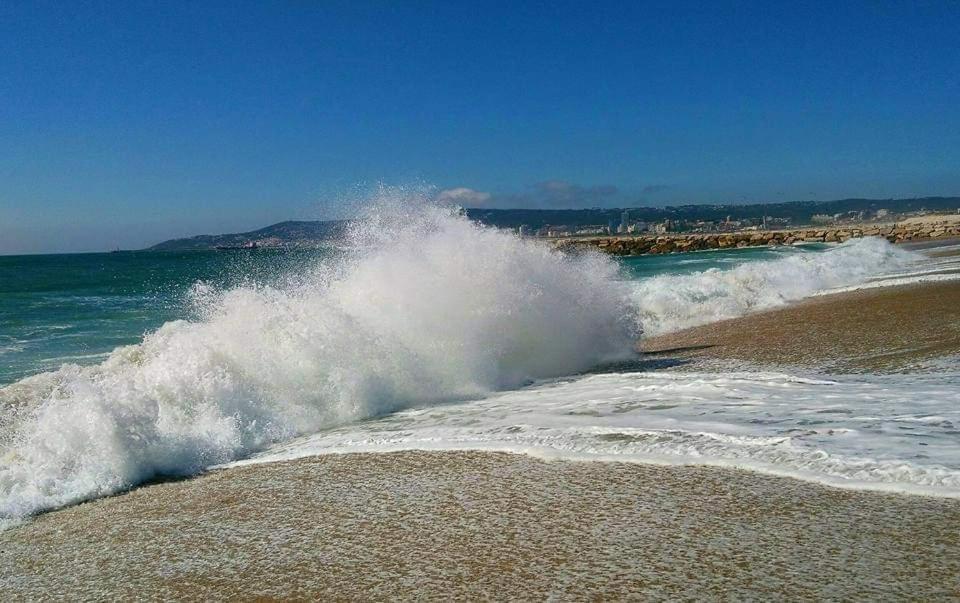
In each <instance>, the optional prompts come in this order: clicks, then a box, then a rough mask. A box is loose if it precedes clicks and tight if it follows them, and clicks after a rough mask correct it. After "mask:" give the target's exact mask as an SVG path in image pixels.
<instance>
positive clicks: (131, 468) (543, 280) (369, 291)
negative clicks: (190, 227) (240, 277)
mask: <svg viewBox="0 0 960 603" xmlns="http://www.w3.org/2000/svg"><path fill="white" fill-rule="evenodd" d="M344 246H345V247H346V249H347V251H345V252H344V253H343V254H342V255H341V256H339V257H338V258H336V259H331V260H330V261H328V262H322V263H321V265H318V266H316V267H315V270H314V271H313V273H312V274H309V275H300V276H299V277H298V278H297V282H296V283H295V284H292V285H290V286H288V287H284V288H268V287H241V288H236V289H232V290H228V291H223V292H215V291H208V290H205V289H204V288H203V287H199V286H198V287H196V289H197V292H196V296H195V297H196V303H197V304H198V305H199V307H200V308H201V315H202V318H201V319H200V320H197V321H192V322H187V321H176V322H171V323H168V324H166V325H164V326H163V327H161V328H160V329H158V330H157V331H156V332H153V333H150V334H148V335H147V336H146V337H145V338H144V340H143V342H142V343H141V344H139V345H135V346H128V347H124V348H119V349H117V350H116V351H114V352H113V354H112V355H111V356H110V357H109V358H108V359H107V360H106V361H104V362H103V363H102V364H100V365H98V366H92V367H86V368H82V367H79V366H75V365H66V366H64V367H62V368H61V369H60V370H58V371H55V372H52V373H45V374H41V375H37V376H34V377H30V378H27V379H24V380H21V381H20V382H17V383H14V384H12V385H10V386H8V387H6V388H4V389H3V390H0V408H2V410H0V428H2V434H0V437H2V440H0V441H2V446H3V453H2V456H0V517H7V518H17V517H23V516H25V515H28V514H31V513H34V512H37V511H40V510H43V509H49V508H54V507H58V506H62V505H65V504H69V503H73V502H77V501H81V500H85V499H90V498H95V497H98V496H103V495H106V494H110V493H114V492H118V491H121V490H123V489H126V488H129V487H131V486H134V485H137V484H139V483H142V482H144V481H146V480H150V479H152V478H155V477H157V476H163V475H189V474H192V473H195V472H197V471H199V470H202V469H203V468H205V467H208V466H210V465H214V464H217V463H223V462H227V461H230V460H233V459H236V458H239V457H241V456H243V455H246V454H249V453H250V452H252V451H255V450H257V449H260V448H262V447H263V446H265V445H267V444H269V443H272V442H276V441H278V440H282V439H285V438H290V437H292V436H295V435H297V434H302V433H309V432H315V431H317V430H319V429H322V428H325V427H329V426H332V425H338V424H342V423H346V422H349V421H355V420H358V419H363V418H366V417H371V416H376V415H381V414H384V413H388V412H391V411H395V410H398V409H402V408H405V407H409V406H413V405H423V404H428V403H431V402H436V401H443V400H446V401H449V400H452V399H463V398H471V397H478V396H482V395H483V394H484V393H486V392H490V391H493V390H500V389H507V388H513V387H517V386H520V385H522V384H524V383H525V382H527V381H528V380H530V379H538V378H546V377H555V376H560V375H565V374H570V373H574V372H577V371H583V370H585V369H588V368H590V367H592V366H594V365H596V364H598V363H601V362H605V361H610V360H616V359H622V358H625V357H629V356H630V355H632V354H633V353H634V352H633V345H634V342H635V339H636V336H637V335H638V333H637V332H636V325H637V321H636V318H635V317H634V316H632V315H631V314H630V310H629V308H630V305H629V304H628V303H626V301H625V300H626V297H627V295H628V291H627V289H626V286H625V284H624V283H622V282H619V281H618V268H617V265H616V264H615V263H614V262H613V261H611V260H609V259H607V258H603V257H600V256H598V255H586V256H582V257H569V256H564V255H562V254H560V253H557V252H555V251H551V250H548V249H547V248H546V247H545V246H542V245H539V244H536V243H533V242H529V241H523V240H521V239H519V238H518V237H516V236H514V235H512V234H509V233H506V232H502V231H498V230H495V229H491V228H485V227H482V226H479V225H477V224H474V223H471V222H469V221H468V220H467V219H466V218H465V217H463V216H461V215H459V214H458V213H457V212H456V211H455V210H451V209H445V208H440V207H435V206H431V205H428V204H426V203H424V202H423V201H422V199H420V198H419V195H416V194H414V195H405V194H402V193H396V192H385V193H382V194H381V195H380V197H378V198H377V199H375V200H374V202H373V203H372V205H371V206H370V209H369V210H368V211H367V212H366V216H365V218H364V219H363V220H361V221H359V222H358V223H357V224H356V225H355V227H354V228H353V229H352V230H351V232H350V233H349V234H348V235H346V237H345V241H344Z"/></svg>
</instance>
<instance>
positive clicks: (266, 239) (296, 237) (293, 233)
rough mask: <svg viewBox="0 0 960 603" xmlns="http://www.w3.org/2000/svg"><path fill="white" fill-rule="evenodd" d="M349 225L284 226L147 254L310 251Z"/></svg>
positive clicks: (171, 244)
mask: <svg viewBox="0 0 960 603" xmlns="http://www.w3.org/2000/svg"><path fill="white" fill-rule="evenodd" d="M345 225H346V222H345V221H343V220H329V221H309V222H306V221H300V222H293V221H290V222H280V223H279V224H273V225H272V226H267V227H266V228H261V229H260V230H254V231H251V232H240V233H234V234H220V235H197V236H195V237H189V238H186V239H171V240H169V241H164V242H163V243H158V244H157V245H154V246H153V247H149V248H148V249H147V250H148V251H202V250H207V249H216V248H217V247H240V246H242V245H245V244H247V243H256V244H257V246H258V247H301V246H304V247H309V246H314V245H317V244H319V243H322V242H323V241H329V240H330V239H333V238H336V236H337V235H338V234H339V233H340V232H341V231H342V230H343V228H344V226H345Z"/></svg>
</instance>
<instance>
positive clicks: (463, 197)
mask: <svg viewBox="0 0 960 603" xmlns="http://www.w3.org/2000/svg"><path fill="white" fill-rule="evenodd" d="M492 197H493V195H491V194H490V193H485V192H483V191H477V190H473V189H472V188H466V187H463V186H461V187H457V188H448V189H444V190H442V191H440V192H439V193H437V201H440V202H441V203H454V204H456V205H460V206H462V207H478V206H481V205H485V204H487V202H489V201H490V199H491V198H492Z"/></svg>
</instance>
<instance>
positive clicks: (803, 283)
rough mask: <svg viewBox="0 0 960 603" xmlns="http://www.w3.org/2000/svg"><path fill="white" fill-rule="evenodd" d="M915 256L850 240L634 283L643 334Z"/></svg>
mask: <svg viewBox="0 0 960 603" xmlns="http://www.w3.org/2000/svg"><path fill="white" fill-rule="evenodd" d="M919 257H920V256H919V255H918V254H916V253H914V252H910V251H906V250H903V249H898V248H896V247H894V246H893V245H891V244H890V243H888V242H887V241H886V240H884V239H881V238H877V237H870V238H864V239H853V240H851V241H848V242H846V243H843V244H842V245H838V246H837V247H834V248H832V249H828V250H826V251H823V252H817V253H803V252H796V251H795V252H793V253H792V254H791V255H788V256H787V257H784V258H780V259H775V260H764V261H755V262H745V263H743V264H740V265H738V266H736V267H734V268H731V269H727V270H721V269H717V268H714V269H711V270H706V271H703V272H697V273H693V274H683V275H670V274H667V275H660V276H654V277H651V278H648V279H645V280H643V281H640V282H638V283H636V284H635V286H634V292H633V304H634V306H635V308H636V309H637V312H638V316H639V318H640V321H641V322H642V323H643V329H644V334H646V335H659V334H662V333H670V332H673V331H679V330H681V329H686V328H688V327H694V326H697V325H702V324H708V323H711V322H716V321H719V320H725V319H728V318H736V317H738V316H743V315H745V314H749V313H750V312H756V311H759V310H767V309H770V308H775V307H778V306H783V305H785V304H787V303H789V302H792V301H797V300H800V299H803V298H805V297H809V296H811V295H814V294H817V293H819V292H822V291H825V290H827V289H832V288H835V287H842V286H852V285H858V284H861V283H863V282H865V281H866V280H867V279H869V278H870V277H873V276H876V275H878V274H881V273H883V272H887V271H892V270H897V269H902V268H906V267H907V266H910V265H911V264H913V263H915V262H916V261H917V259H918V258H919Z"/></svg>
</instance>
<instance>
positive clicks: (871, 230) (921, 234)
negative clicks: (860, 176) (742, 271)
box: [555, 216, 960, 255]
mask: <svg viewBox="0 0 960 603" xmlns="http://www.w3.org/2000/svg"><path fill="white" fill-rule="evenodd" d="M951 236H960V216H946V217H943V219H937V220H922V221H906V222H903V223H897V224H861V225H855V226H853V225H850V226H831V227H828V228H823V227H821V228H798V229H793V230H754V231H739V232H717V233H690V234H683V233H668V234H660V235H624V236H600V237H578V238H564V239H559V240H557V241H556V242H555V245H556V247H557V248H559V249H566V250H577V249H598V250H599V251H602V252H604V253H609V254H612V255H646V254H658V253H682V252H685V251H703V250H708V249H729V248H741V247H759V246H772V245H794V244H797V243H842V242H844V241H847V240H849V239H858V238H861V237H884V238H886V239H887V240H888V241H890V242H891V243H902V242H904V241H917V240H924V239H936V238H941V237H951Z"/></svg>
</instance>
